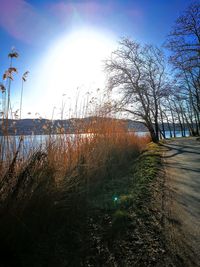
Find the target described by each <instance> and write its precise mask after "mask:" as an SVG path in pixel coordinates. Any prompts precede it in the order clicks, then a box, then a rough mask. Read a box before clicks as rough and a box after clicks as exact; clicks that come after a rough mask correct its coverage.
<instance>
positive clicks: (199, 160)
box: [163, 138, 200, 267]
mask: <svg viewBox="0 0 200 267" xmlns="http://www.w3.org/2000/svg"><path fill="white" fill-rule="evenodd" d="M163 161H164V168H165V173H166V189H167V190H166V196H165V197H166V198H165V200H164V202H165V210H166V216H165V217H166V219H165V225H166V236H167V240H168V243H169V244H170V251H171V256H172V257H173V259H174V260H175V266H182V267H189V266H192V267H196V266H200V141H197V140H196V138H180V139H176V140H173V141H167V142H166V143H165V144H164V154H163Z"/></svg>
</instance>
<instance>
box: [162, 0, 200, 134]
mask: <svg viewBox="0 0 200 267" xmlns="http://www.w3.org/2000/svg"><path fill="white" fill-rule="evenodd" d="M166 46H167V47H168V48H169V49H170V50H171V51H172V55H171V57H170V61H171V63H172V64H173V65H174V67H175V69H176V70H177V73H178V76H179V77H178V79H179V82H180V84H181V87H182V94H183V91H184V94H185V100H184V101H181V102H180V101H179V104H180V103H181V106H180V105H179V110H181V113H180V114H182V121H183V122H184V123H185V122H186V124H187V127H188V128H189V129H190V133H191V134H192V135H197V134H199V129H200V120H199V118H200V3H199V1H198V2H194V3H193V4H191V5H190V6H189V7H188V8H187V9H186V10H185V12H184V13H183V15H182V16H180V17H179V18H178V19H177V21H176V23H175V25H174V27H173V30H172V31H171V33H170V35H169V36H168V38H167V42H166ZM181 97H182V96H181ZM194 126H195V127H194Z"/></svg>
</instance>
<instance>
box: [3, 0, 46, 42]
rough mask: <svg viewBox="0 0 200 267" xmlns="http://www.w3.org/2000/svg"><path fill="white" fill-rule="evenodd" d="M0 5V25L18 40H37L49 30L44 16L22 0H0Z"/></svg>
mask: <svg viewBox="0 0 200 267" xmlns="http://www.w3.org/2000/svg"><path fill="white" fill-rule="evenodd" d="M0 7H1V9H0V27H2V28H3V29H4V30H5V31H7V32H8V33H9V34H10V35H11V36H12V37H14V38H16V39H18V40H21V41H23V42H26V43H32V42H37V41H38V39H41V38H43V37H44V36H45V35H46V34H47V33H48V32H49V31H50V26H49V23H48V22H47V20H46V18H45V17H43V16H42V15H41V14H40V13H39V12H38V11H37V10H36V9H35V8H34V7H33V6H32V5H31V4H29V3H27V2H26V1H24V0H0Z"/></svg>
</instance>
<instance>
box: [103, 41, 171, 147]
mask: <svg viewBox="0 0 200 267" xmlns="http://www.w3.org/2000/svg"><path fill="white" fill-rule="evenodd" d="M119 44H120V47H119V48H118V49H117V50H116V51H114V52H113V53H112V55H111V58H110V59H108V60H107V61H106V62H105V70H106V71H107V74H108V88H109V90H114V89H116V88H117V89H118V92H119V94H120V101H119V102H118V105H117V108H118V109H120V110H122V111H127V112H130V113H131V114H133V115H134V116H135V118H138V119H140V120H141V121H142V122H143V123H144V124H145V126H146V127H147V128H148V130H149V132H150V135H151V138H152V140H153V141H154V142H157V141H158V140H159V131H160V130H159V121H158V113H159V101H160V99H161V98H162V97H163V96H164V94H165V90H164V89H165V81H166V80H165V79H166V75H165V60H164V56H163V53H162V52H161V50H159V49H158V48H156V47H153V46H151V45H145V46H141V45H140V44H139V43H137V42H134V41H132V40H130V39H122V41H121V42H120V43H119Z"/></svg>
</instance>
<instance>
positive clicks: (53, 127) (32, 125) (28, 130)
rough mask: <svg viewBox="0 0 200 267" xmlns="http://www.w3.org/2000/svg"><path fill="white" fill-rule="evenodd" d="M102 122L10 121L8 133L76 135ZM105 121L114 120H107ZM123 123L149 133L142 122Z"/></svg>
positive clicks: (86, 119) (92, 118)
mask: <svg viewBox="0 0 200 267" xmlns="http://www.w3.org/2000/svg"><path fill="white" fill-rule="evenodd" d="M100 119H101V120H102V118H100V117H87V118H83V119H75V118H74V119H67V120H53V121H52V120H47V119H22V120H11V119H9V120H8V133H9V134H10V135H31V134H37V135H40V134H48V133H51V134H57V133H61V132H66V133H74V132H76V131H77V129H79V131H80V132H81V131H82V132H84V130H82V129H81V127H82V125H84V124H85V123H90V122H91V121H97V120H100ZM105 120H113V119H111V118H106V119H105ZM117 120H118V119H117ZM119 121H123V122H124V123H125V125H127V128H128V129H129V130H130V131H136V132H147V131H148V130H147V128H146V127H145V126H144V124H143V123H142V122H138V121H133V120H119ZM0 135H3V121H2V120H0Z"/></svg>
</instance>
